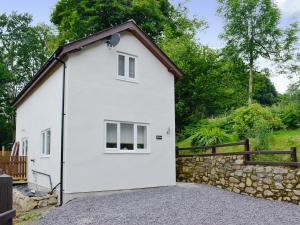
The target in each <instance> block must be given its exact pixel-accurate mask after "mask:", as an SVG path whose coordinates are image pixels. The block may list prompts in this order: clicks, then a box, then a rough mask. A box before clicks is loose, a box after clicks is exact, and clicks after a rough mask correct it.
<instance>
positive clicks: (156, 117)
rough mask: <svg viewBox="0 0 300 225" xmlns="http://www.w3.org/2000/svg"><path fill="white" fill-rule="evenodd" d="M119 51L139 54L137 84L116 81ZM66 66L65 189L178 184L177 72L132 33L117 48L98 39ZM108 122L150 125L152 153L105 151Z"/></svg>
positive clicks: (66, 191)
mask: <svg viewBox="0 0 300 225" xmlns="http://www.w3.org/2000/svg"><path fill="white" fill-rule="evenodd" d="M117 51H121V52H125V53H129V54H133V55H136V56H137V60H136V67H137V73H136V75H137V77H138V78H137V81H138V82H137V83H132V82H126V81H120V80H117V79H116V78H117ZM67 68H68V75H67V76H68V77H67V80H68V93H67V95H68V104H67V107H66V108H67V109H66V118H67V121H68V122H67V124H66V142H67V143H68V147H67V150H66V161H65V169H66V172H65V174H66V175H65V193H77V192H90V191H103V190H121V189H131V188H144V187H155V186H167V185H175V180H176V178H175V112H174V111H175V109H174V108H175V106H174V76H173V75H172V74H171V73H169V72H168V71H167V68H166V67H165V66H164V65H163V64H162V63H161V62H160V61H159V60H158V59H157V58H156V57H155V56H154V55H153V54H152V53H151V52H150V51H149V50H148V49H146V48H145V47H144V45H143V44H142V43H140V42H139V41H138V40H137V39H136V38H135V37H134V36H133V35H131V34H130V33H128V32H123V33H121V41H120V43H119V45H117V46H116V47H115V48H114V49H109V48H107V46H106V44H105V43H104V42H98V43H96V44H93V45H91V46H89V47H86V48H84V49H82V50H81V51H79V52H76V53H73V54H71V55H70V58H69V60H68V63H67ZM104 120H116V121H129V122H141V123H149V124H150V132H151V138H150V144H151V153H150V154H130V153H127V154H108V153H105V140H104V131H105V128H104ZM168 129H170V134H167V131H168ZM156 135H162V136H163V139H162V140H156V138H155V136H156Z"/></svg>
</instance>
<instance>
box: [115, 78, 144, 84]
mask: <svg viewBox="0 0 300 225" xmlns="http://www.w3.org/2000/svg"><path fill="white" fill-rule="evenodd" d="M116 80H120V81H126V82H129V83H135V84H138V83H139V82H138V81H137V80H136V79H129V78H122V77H117V78H116Z"/></svg>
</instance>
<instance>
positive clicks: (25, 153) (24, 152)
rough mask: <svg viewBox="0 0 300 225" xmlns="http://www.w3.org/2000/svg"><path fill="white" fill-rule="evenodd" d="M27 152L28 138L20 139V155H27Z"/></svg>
mask: <svg viewBox="0 0 300 225" xmlns="http://www.w3.org/2000/svg"><path fill="white" fill-rule="evenodd" d="M27 154H28V139H27V138H23V139H22V156H27Z"/></svg>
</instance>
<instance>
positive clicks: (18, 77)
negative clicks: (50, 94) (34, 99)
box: [0, 12, 56, 141]
mask: <svg viewBox="0 0 300 225" xmlns="http://www.w3.org/2000/svg"><path fill="white" fill-rule="evenodd" d="M31 22H32V16H31V15H29V14H27V13H24V14H17V13H16V12H13V13H12V14H10V15H7V14H5V13H4V14H0V62H1V64H0V65H1V66H0V73H2V74H1V76H2V77H1V79H2V80H1V91H0V95H1V96H0V98H1V105H0V113H1V116H2V119H1V121H2V122H3V121H5V123H7V121H9V122H8V123H9V124H8V127H12V129H11V132H12V134H11V135H10V136H11V137H12V139H13V137H14V126H15V119H14V117H15V111H14V109H13V108H12V106H11V102H12V101H13V100H14V98H15V97H16V96H17V94H18V93H19V91H20V90H21V89H22V88H23V87H24V86H25V85H26V84H27V82H28V81H29V80H30V79H31V78H32V77H33V76H34V74H35V73H36V72H37V70H38V69H40V68H41V66H42V65H43V64H44V63H45V61H46V60H47V58H48V57H49V56H50V51H52V50H53V49H54V48H56V46H55V45H56V41H55V40H56V38H55V34H54V32H53V29H52V28H51V27H49V26H47V25H44V24H39V25H36V26H32V25H31ZM4 71H8V72H4ZM8 73H9V74H10V75H9V82H4V80H5V79H7V76H8V75H7V74H8ZM3 79H4V80H3ZM2 125H3V124H2V123H1V124H0V129H1V130H3V129H5V128H4V127H2ZM3 126H4V125H3ZM5 126H6V125H5ZM6 127H7V126H6ZM11 141H13V140H11Z"/></svg>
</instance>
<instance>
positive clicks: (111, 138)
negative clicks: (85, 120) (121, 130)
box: [106, 123, 118, 148]
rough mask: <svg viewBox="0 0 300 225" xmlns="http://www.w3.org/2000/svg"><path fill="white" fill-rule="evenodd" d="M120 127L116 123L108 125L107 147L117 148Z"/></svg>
mask: <svg viewBox="0 0 300 225" xmlns="http://www.w3.org/2000/svg"><path fill="white" fill-rule="evenodd" d="M117 128H118V125H117V124H115V123H107V124H106V147H107V148H117V141H118V130H117Z"/></svg>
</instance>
